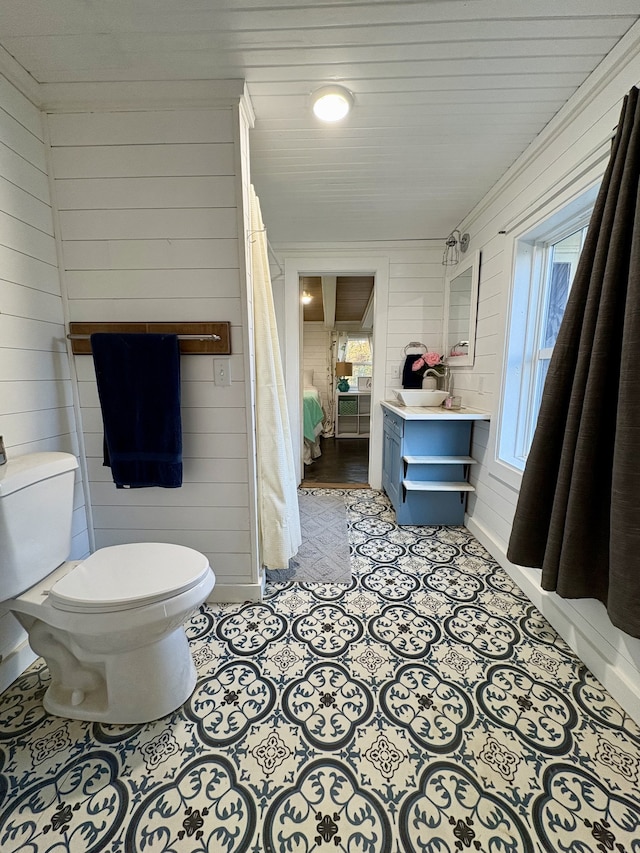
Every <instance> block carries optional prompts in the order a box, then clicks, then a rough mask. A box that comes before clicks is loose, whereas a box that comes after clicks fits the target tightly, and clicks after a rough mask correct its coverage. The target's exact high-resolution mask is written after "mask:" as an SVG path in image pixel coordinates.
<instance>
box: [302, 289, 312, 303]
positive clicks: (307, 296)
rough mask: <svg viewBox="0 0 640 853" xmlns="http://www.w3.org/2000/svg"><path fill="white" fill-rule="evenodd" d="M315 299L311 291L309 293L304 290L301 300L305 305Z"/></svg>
mask: <svg viewBox="0 0 640 853" xmlns="http://www.w3.org/2000/svg"><path fill="white" fill-rule="evenodd" d="M312 300H313V296H312V295H311V294H310V293H307V291H306V290H303V291H302V297H301V299H300V301H301V302H302V304H303V305H308V304H309V303H310V302H311V301H312Z"/></svg>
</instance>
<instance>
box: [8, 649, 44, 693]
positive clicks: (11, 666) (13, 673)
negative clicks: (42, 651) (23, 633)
mask: <svg viewBox="0 0 640 853" xmlns="http://www.w3.org/2000/svg"><path fill="white" fill-rule="evenodd" d="M37 659H38V655H37V654H36V653H35V652H34V651H33V649H32V648H31V646H30V645H29V643H28V642H27V641H26V640H25V641H24V642H23V643H20V645H19V646H16V648H15V649H13V650H12V651H11V652H10V653H9V654H8V655H6V656H5V657H4V658H3V659H2V661H0V693H3V692H4V691H5V690H6V689H7V687H10V686H11V685H12V684H13V682H14V681H15V680H16V678H19V677H20V676H21V675H22V673H23V672H24V671H25V669H27V667H30V666H31V664H32V663H33V662H34V661H35V660H37Z"/></svg>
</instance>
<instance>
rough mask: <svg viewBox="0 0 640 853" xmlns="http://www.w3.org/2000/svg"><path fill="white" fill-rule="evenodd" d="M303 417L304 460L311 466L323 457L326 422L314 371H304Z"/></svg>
mask: <svg viewBox="0 0 640 853" xmlns="http://www.w3.org/2000/svg"><path fill="white" fill-rule="evenodd" d="M302 417H303V435H304V453H303V460H304V464H305V465H311V463H312V462H313V460H314V459H317V458H318V457H319V456H321V455H322V451H321V449H320V433H321V432H322V422H323V421H324V411H323V410H322V404H321V402H320V392H319V391H318V389H317V388H316V387H315V385H314V384H313V371H312V370H305V371H304V390H303V394H302Z"/></svg>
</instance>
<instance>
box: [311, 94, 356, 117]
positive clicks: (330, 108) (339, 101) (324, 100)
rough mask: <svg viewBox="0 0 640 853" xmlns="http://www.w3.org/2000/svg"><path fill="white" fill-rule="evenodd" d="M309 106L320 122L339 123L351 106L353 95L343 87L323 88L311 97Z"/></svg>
mask: <svg viewBox="0 0 640 853" xmlns="http://www.w3.org/2000/svg"><path fill="white" fill-rule="evenodd" d="M311 105H312V109H313V113H314V115H315V116H316V117H317V118H319V119H321V120H322V121H340V119H341V118H344V117H345V116H346V115H347V113H348V112H349V110H350V109H351V107H352V106H353V95H352V94H351V92H350V91H349V90H348V89H345V88H344V86H323V87H322V88H321V89H318V90H317V91H315V92H314V93H313V95H312V96H311Z"/></svg>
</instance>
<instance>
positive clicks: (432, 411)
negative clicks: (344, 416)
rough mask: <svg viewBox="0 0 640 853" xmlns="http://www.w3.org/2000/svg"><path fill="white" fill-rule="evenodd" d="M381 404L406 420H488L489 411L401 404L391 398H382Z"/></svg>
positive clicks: (489, 418) (489, 417) (489, 416)
mask: <svg viewBox="0 0 640 853" xmlns="http://www.w3.org/2000/svg"><path fill="white" fill-rule="evenodd" d="M380 405H381V406H382V407H383V408H385V409H389V411H390V412H395V414H396V415H399V416H400V417H401V418H402V419H403V420H405V421H488V420H491V415H490V414H489V412H482V411H480V409H468V408H466V407H463V408H462V409H443V408H442V407H441V406H399V405H398V404H397V403H392V402H390V401H389V400H382V401H381V403H380Z"/></svg>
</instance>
